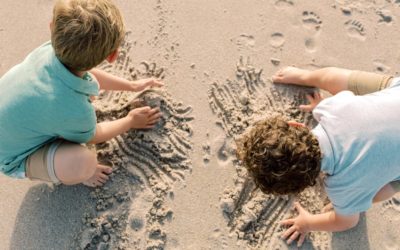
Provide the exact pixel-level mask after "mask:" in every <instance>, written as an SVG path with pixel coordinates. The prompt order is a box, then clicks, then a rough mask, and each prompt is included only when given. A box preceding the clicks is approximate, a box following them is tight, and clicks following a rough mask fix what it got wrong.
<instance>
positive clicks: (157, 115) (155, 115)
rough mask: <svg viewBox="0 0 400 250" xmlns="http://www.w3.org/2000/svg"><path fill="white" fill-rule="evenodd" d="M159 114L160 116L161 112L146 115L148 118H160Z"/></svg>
mask: <svg viewBox="0 0 400 250" xmlns="http://www.w3.org/2000/svg"><path fill="white" fill-rule="evenodd" d="M161 116H162V114H161V112H158V113H155V114H152V115H149V116H148V119H149V120H153V119H158V118H160V117H161Z"/></svg>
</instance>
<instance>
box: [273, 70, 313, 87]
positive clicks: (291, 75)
mask: <svg viewBox="0 0 400 250" xmlns="http://www.w3.org/2000/svg"><path fill="white" fill-rule="evenodd" d="M308 73H309V71H308V70H304V69H299V68H296V67H286V68H283V69H281V70H279V71H278V72H276V73H275V75H273V76H272V81H273V82H276V83H289V84H298V85H307V83H306V82H305V78H306V76H307V74H308Z"/></svg>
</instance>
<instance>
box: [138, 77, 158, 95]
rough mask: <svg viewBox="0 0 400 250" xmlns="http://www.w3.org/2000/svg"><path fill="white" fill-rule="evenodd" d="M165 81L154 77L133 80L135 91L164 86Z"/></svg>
mask: <svg viewBox="0 0 400 250" xmlns="http://www.w3.org/2000/svg"><path fill="white" fill-rule="evenodd" d="M162 86H164V83H162V82H160V81H158V80H157V79H154V78H147V79H140V80H137V81H134V82H132V89H133V91H136V92H139V91H142V90H145V89H146V88H153V87H162Z"/></svg>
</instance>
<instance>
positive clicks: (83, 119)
mask: <svg viewBox="0 0 400 250" xmlns="http://www.w3.org/2000/svg"><path fill="white" fill-rule="evenodd" d="M98 86H99V85H98V83H97V82H96V81H95V80H94V79H92V78H91V77H87V78H85V79H82V78H79V77H77V76H75V75H73V74H72V73H71V72H70V71H69V70H68V69H67V68H65V66H64V65H63V64H62V63H61V62H60V61H59V60H58V59H57V57H56V56H55V53H54V49H53V47H52V45H51V42H47V43H45V44H43V45H42V46H40V47H39V48H37V49H35V50H34V51H33V52H31V53H30V54H29V55H28V56H27V57H26V58H25V60H24V61H23V62H22V63H20V64H18V65H16V66H14V67H13V68H12V69H10V70H9V71H8V72H7V73H6V74H5V75H3V76H2V77H1V78H0V172H3V173H4V174H6V175H8V176H11V177H17V178H24V177H25V160H26V158H27V157H28V156H29V155H30V154H31V153H32V152H34V151H35V150H37V149H38V148H39V147H41V146H42V145H44V144H46V143H48V142H51V141H52V140H55V139H57V138H64V139H66V140H69V141H73V142H77V143H84V142H87V141H89V140H90V139H91V138H92V137H93V136H94V133H95V128H96V114H95V111H94V108H93V106H92V104H91V103H90V99H89V98H90V96H93V95H98V92H99V87H98Z"/></svg>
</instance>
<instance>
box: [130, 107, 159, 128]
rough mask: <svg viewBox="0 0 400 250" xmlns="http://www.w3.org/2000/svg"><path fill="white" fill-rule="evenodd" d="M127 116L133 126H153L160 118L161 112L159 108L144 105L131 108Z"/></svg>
mask: <svg viewBox="0 0 400 250" xmlns="http://www.w3.org/2000/svg"><path fill="white" fill-rule="evenodd" d="M127 117H129V118H130V119H131V121H132V123H131V128H134V129H140V128H152V127H154V125H155V124H156V123H157V122H158V120H159V119H160V117H161V112H160V110H159V109H158V108H150V107H142V108H136V109H133V110H131V111H130V112H129V114H128V116H127Z"/></svg>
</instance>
